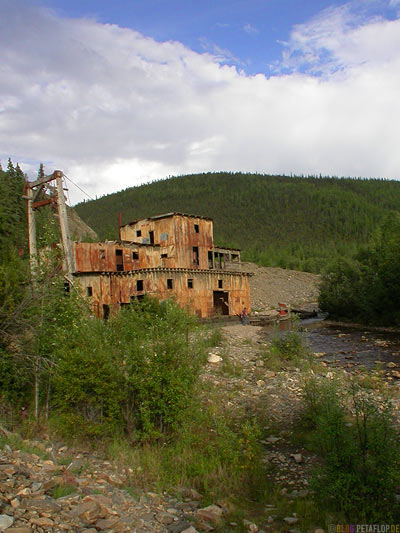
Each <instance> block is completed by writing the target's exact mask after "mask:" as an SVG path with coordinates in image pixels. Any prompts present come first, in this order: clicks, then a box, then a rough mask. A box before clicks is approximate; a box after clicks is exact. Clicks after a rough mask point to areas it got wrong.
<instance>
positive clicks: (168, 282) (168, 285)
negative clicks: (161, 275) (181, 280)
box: [167, 279, 173, 289]
mask: <svg viewBox="0 0 400 533" xmlns="http://www.w3.org/2000/svg"><path fill="white" fill-rule="evenodd" d="M172 288H173V283H172V279H167V289H172Z"/></svg>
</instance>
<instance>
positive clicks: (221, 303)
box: [213, 291, 229, 315]
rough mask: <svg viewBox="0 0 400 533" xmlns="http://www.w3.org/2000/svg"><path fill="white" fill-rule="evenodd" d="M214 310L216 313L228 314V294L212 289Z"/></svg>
mask: <svg viewBox="0 0 400 533" xmlns="http://www.w3.org/2000/svg"><path fill="white" fill-rule="evenodd" d="M213 300H214V310H215V313H216V314H217V315H229V295H228V293H227V292H224V291H214V292H213Z"/></svg>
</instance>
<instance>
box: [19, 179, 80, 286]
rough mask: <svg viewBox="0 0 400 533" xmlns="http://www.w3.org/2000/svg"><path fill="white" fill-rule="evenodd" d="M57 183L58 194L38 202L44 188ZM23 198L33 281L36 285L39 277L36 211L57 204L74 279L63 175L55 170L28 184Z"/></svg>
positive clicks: (66, 260) (61, 230)
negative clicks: (50, 183)
mask: <svg viewBox="0 0 400 533" xmlns="http://www.w3.org/2000/svg"><path fill="white" fill-rule="evenodd" d="M54 180H55V181H56V194H53V195H51V196H50V197H49V198H46V199H45V200H40V201H37V198H38V196H39V194H40V192H41V191H42V189H43V187H44V186H45V185H46V184H47V183H49V182H51V181H54ZM23 198H24V199H25V200H26V201H27V213H28V216H27V219H28V243H29V257H30V267H31V276H32V281H33V283H35V279H36V277H37V272H36V271H37V266H38V255H37V244H36V222H35V210H36V209H39V208H40V207H43V206H45V205H49V204H56V205H57V211H58V219H59V224H60V232H61V245H62V249H63V253H64V258H65V265H66V271H67V272H66V274H67V278H68V279H69V280H71V279H72V274H73V272H74V271H75V263H74V257H73V253H72V241H71V236H70V232H69V226H68V217H67V206H66V204H65V197H64V188H63V173H62V172H61V170H55V171H54V172H53V174H51V175H50V176H43V177H42V178H39V179H37V180H36V181H31V182H27V183H26V189H25V196H23Z"/></svg>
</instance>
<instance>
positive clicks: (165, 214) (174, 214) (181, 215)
mask: <svg viewBox="0 0 400 533" xmlns="http://www.w3.org/2000/svg"><path fill="white" fill-rule="evenodd" d="M173 216H179V217H188V218H201V219H203V220H213V219H212V218H210V217H204V216H200V215H189V214H187V213H177V212H176V211H171V213H164V214H162V215H155V216H152V217H146V218H139V219H138V220H132V221H131V222H128V223H127V224H122V226H121V227H124V226H131V225H133V224H137V223H138V222H141V221H142V220H158V219H160V218H169V217H173Z"/></svg>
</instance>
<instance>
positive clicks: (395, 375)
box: [392, 370, 400, 379]
mask: <svg viewBox="0 0 400 533" xmlns="http://www.w3.org/2000/svg"><path fill="white" fill-rule="evenodd" d="M392 376H394V377H395V378H398V379H400V372H398V371H397V370H392Z"/></svg>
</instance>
